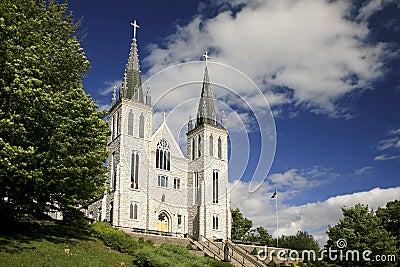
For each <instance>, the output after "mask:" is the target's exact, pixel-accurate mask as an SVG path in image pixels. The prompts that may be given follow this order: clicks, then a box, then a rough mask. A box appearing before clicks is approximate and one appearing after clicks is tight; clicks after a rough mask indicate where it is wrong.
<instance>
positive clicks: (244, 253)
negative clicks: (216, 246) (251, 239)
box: [227, 240, 265, 267]
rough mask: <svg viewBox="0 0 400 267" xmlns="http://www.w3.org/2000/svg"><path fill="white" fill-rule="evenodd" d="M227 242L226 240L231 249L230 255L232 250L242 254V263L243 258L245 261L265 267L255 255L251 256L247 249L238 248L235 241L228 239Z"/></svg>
mask: <svg viewBox="0 0 400 267" xmlns="http://www.w3.org/2000/svg"><path fill="white" fill-rule="evenodd" d="M227 242H228V245H229V247H230V248H231V249H232V256H233V251H235V252H236V253H237V254H239V255H240V256H242V262H243V263H244V259H246V260H247V261H249V262H251V263H252V264H254V265H255V266H259V267H265V264H264V263H263V262H262V261H261V260H260V259H258V258H257V257H253V256H252V255H249V254H248V252H247V251H244V249H242V248H240V247H239V246H237V245H236V244H235V243H233V242H231V241H229V240H228V241H227Z"/></svg>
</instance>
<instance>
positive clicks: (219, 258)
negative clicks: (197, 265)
mask: <svg viewBox="0 0 400 267" xmlns="http://www.w3.org/2000/svg"><path fill="white" fill-rule="evenodd" d="M188 239H189V241H190V242H191V243H193V244H194V245H196V246H197V247H199V246H201V247H199V248H200V249H201V250H203V251H205V250H206V249H207V251H209V252H210V253H212V255H213V258H214V259H215V258H218V260H220V261H222V260H223V258H222V257H221V256H220V255H219V254H215V253H214V251H212V249H211V248H210V247H207V246H205V245H204V244H202V243H201V242H198V241H195V240H194V239H193V238H192V237H191V236H188Z"/></svg>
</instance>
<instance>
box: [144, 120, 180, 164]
mask: <svg viewBox="0 0 400 267" xmlns="http://www.w3.org/2000/svg"><path fill="white" fill-rule="evenodd" d="M158 135H161V136H163V137H165V138H166V139H167V141H169V143H172V146H173V148H172V151H174V150H175V151H178V152H179V156H180V157H182V158H184V159H186V157H185V156H184V155H183V153H182V150H181V148H180V147H179V145H178V143H177V142H176V140H175V138H174V136H173V135H172V132H171V130H170V129H169V127H168V125H167V123H166V122H165V120H164V121H163V122H162V123H161V125H160V126H159V127H158V128H157V130H156V131H155V132H154V133H153V135H152V136H151V140H152V141H155V140H154V139H155V138H156V137H157V136H158Z"/></svg>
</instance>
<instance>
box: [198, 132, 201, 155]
mask: <svg viewBox="0 0 400 267" xmlns="http://www.w3.org/2000/svg"><path fill="white" fill-rule="evenodd" d="M198 141H199V145H198V147H197V149H198V151H197V156H198V157H200V156H201V136H200V135H199V140H198Z"/></svg>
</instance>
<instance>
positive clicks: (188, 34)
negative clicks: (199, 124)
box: [69, 0, 400, 242]
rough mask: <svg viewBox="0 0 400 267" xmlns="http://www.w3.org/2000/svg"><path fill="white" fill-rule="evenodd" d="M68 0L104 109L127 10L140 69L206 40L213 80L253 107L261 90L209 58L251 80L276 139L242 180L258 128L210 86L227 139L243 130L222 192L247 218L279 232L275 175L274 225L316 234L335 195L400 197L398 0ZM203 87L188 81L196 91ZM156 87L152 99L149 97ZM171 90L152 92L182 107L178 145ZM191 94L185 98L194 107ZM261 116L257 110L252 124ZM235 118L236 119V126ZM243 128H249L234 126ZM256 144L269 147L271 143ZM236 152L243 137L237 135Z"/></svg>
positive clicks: (332, 218) (334, 205)
mask: <svg viewBox="0 0 400 267" xmlns="http://www.w3.org/2000/svg"><path fill="white" fill-rule="evenodd" d="M69 6H70V9H71V10H73V12H74V15H75V18H76V19H79V18H82V21H81V27H80V29H79V36H80V37H81V39H82V42H81V44H82V46H83V47H84V49H85V52H86V54H87V57H88V58H89V60H90V62H91V66H92V69H91V70H90V71H89V72H88V73H87V74H86V77H85V79H84V88H85V91H86V92H88V93H89V94H91V95H92V97H93V99H94V101H95V102H96V103H98V104H99V106H101V107H102V108H107V106H108V105H109V104H110V101H111V94H112V86H113V85H114V84H118V83H119V82H120V81H121V79H122V76H123V72H124V67H125V64H126V61H127V56H128V53H129V47H130V43H131V40H132V27H131V26H130V22H131V21H132V20H133V19H136V20H137V21H138V24H139V25H140V29H138V34H137V42H138V46H139V56H140V60H141V70H142V74H143V77H144V80H145V79H147V78H149V77H151V76H152V75H153V74H155V73H157V71H159V70H162V69H164V68H166V67H169V66H173V65H174V64H177V63H184V62H192V61H199V60H201V55H202V54H203V53H204V51H205V50H208V51H209V54H210V56H211V60H212V61H213V62H215V64H214V65H212V64H211V65H210V76H211V80H212V81H214V82H215V81H218V82H221V83H222V82H223V81H224V79H225V80H226V81H225V82H226V84H228V85H230V84H235V83H236V84H238V85H240V86H241V87H240V88H238V89H234V90H233V91H235V92H237V93H238V94H239V95H240V96H241V97H242V99H244V100H246V103H247V104H248V105H249V106H250V107H251V108H252V109H253V112H255V113H257V112H259V113H260V114H261V113H262V111H263V110H269V108H268V107H267V106H266V105H265V102H262V101H261V102H262V103H260V102H259V101H258V100H259V99H260V98H259V97H258V96H257V93H255V92H256V91H255V90H254V88H253V89H252V88H250V87H251V86H253V85H249V84H245V83H244V82H243V81H239V80H238V79H239V78H237V77H236V75H227V74H226V73H225V75H224V74H221V73H222V72H220V70H219V69H218V66H219V65H217V63H220V64H226V65H228V66H230V67H232V68H235V69H237V70H238V71H240V72H243V73H244V74H246V75H247V76H248V77H249V78H251V80H252V81H254V82H255V84H256V85H257V86H258V88H257V90H258V92H259V93H261V94H263V97H265V98H266V99H267V100H268V102H269V106H270V108H271V111H272V113H273V114H274V118H275V120H274V121H275V127H276V140H277V141H276V151H275V157H274V158H273V162H272V159H268V155H267V159H265V158H263V157H261V165H262V166H263V168H262V169H261V170H260V172H264V175H267V171H268V168H269V163H265V164H264V161H265V162H267V161H271V163H272V166H271V169H270V171H269V173H268V178H267V179H266V180H265V181H264V182H262V183H261V184H260V185H261V186H260V188H259V190H257V191H256V192H253V193H250V192H249V187H248V186H249V181H250V180H251V179H254V178H253V173H254V170H255V166H256V164H257V160H256V159H257V158H258V153H259V151H260V150H261V148H260V146H259V144H260V142H261V141H263V140H261V139H262V138H259V137H260V134H259V133H260V132H263V130H264V129H263V128H262V127H261V126H260V127H261V130H260V129H259V128H257V127H256V129H253V128H252V127H253V126H254V125H252V123H253V121H254V120H253V119H254V116H253V115H251V114H253V113H251V112H250V113H246V110H245V108H243V107H239V106H240V105H239V104H238V103H237V102H235V101H234V100H232V95H230V94H227V93H224V92H223V90H219V89H218V86H215V87H214V90H215V93H216V97H217V98H218V99H219V103H217V107H219V108H220V109H224V110H226V112H227V113H228V116H227V117H228V119H229V118H231V119H232V120H231V124H229V123H228V126H230V127H231V129H229V130H230V132H231V133H232V136H235V134H236V133H238V135H237V138H236V139H233V140H232V142H233V143H232V146H233V147H234V141H235V140H239V141H236V143H237V142H239V143H241V141H240V140H241V139H240V138H246V142H247V140H249V141H248V142H249V146H250V147H251V148H249V150H248V151H247V152H248V153H251V157H250V160H249V161H248V162H246V166H247V169H243V167H242V170H236V169H235V168H237V167H235V166H239V165H240V164H231V165H232V166H230V169H231V170H230V175H231V181H232V184H234V185H235V186H234V188H233V189H232V193H231V198H232V207H240V208H241V210H242V212H243V213H244V214H245V216H247V217H250V218H251V219H253V221H254V224H255V225H264V226H265V227H267V229H268V230H269V231H270V233H272V234H276V233H275V226H274V221H275V220H274V202H273V201H272V202H271V201H270V200H269V196H270V194H272V192H273V190H274V188H275V186H277V187H278V191H279V192H280V193H279V198H278V201H279V206H280V214H281V215H280V221H281V223H280V224H281V225H280V231H279V233H280V234H282V233H283V234H294V233H295V232H296V231H297V230H307V231H309V232H310V233H312V234H314V235H315V236H316V237H317V239H318V240H320V241H321V242H323V241H324V240H325V238H326V237H325V234H324V232H325V230H326V226H327V225H328V224H330V225H333V224H335V223H336V221H337V220H338V219H339V218H340V214H341V212H340V207H341V206H343V205H346V206H352V205H354V204H355V203H357V202H363V203H366V204H369V205H370V206H371V207H373V208H376V207H379V206H382V205H384V204H385V203H386V202H387V201H390V200H393V199H395V198H400V177H399V174H400V164H399V163H400V105H399V103H400V76H399V70H400V55H399V47H400V21H399V19H398V18H399V17H400V5H399V4H398V3H396V1H390V0H383V1H378V0H371V1H353V2H351V3H350V1H333V2H332V1H325V0H320V1H311V0H302V1H290V0H282V1H269V0H265V1H262V0H260V1H246V0H243V1H240V0H237V1H224V0H219V1H213V2H211V3H210V2H209V1H200V2H199V1H140V2H139V1H121V0H119V1H112V3H111V2H110V1H96V2H95V3H93V2H91V1H77V0H70V1H69ZM197 65H198V66H200V68H199V69H196V67H194V68H192V69H185V70H183V71H182V70H181V72H180V73H179V74H178V76H179V75H181V76H184V75H183V74H185V73H187V74H188V75H187V76H190V75H193V77H198V78H197V80H198V81H201V79H202V71H201V68H202V66H203V65H202V63H198V64H197ZM197 65H196V66H197ZM167 74H170V75H164V76H161V77H162V79H158V81H157V80H156V79H154V81H151V90H152V92H154V95H155V96H157V95H160V94H162V92H163V90H164V86H165V88H170V87H169V86H170V84H174V83H175V82H176V80H174V78H176V77H175V76H174V75H177V74H176V73H168V72H167ZM167 76H168V77H167ZM239 76H240V75H239ZM171 77H172V78H171ZM193 79H196V78H193ZM242 82H243V83H242ZM163 83H164V85H163ZM166 84H168V86H166ZM196 86H197V87H196ZM196 88H197V89H196ZM196 90H198V91H196ZM200 90H201V86H200V84H199V83H197V84H196V83H195V85H194V87H193V89H192V91H193V94H194V95H197V94H200ZM188 91H189V92H192V91H190V90H189V89H187V91H185V92H184V93H183V91H179V90H178V91H177V94H178V96H180V97H178V98H176V95H173V94H172V95H171V96H170V97H171V99H172V98H173V97H175V99H178V100H179V101H186V100H187V99H190V97H193V96H191V95H188V96H187V97H188V98H186V95H185V94H186V93H187V92H188ZM188 94H189V93H188ZM155 96H153V100H154V99H158V98H157V97H155ZM168 99H169V98H165V99H164V102H165V103H164V102H163V101H160V102H159V103H160V104H159V106H158V111H159V112H161V111H166V112H169V114H174V116H179V117H180V118H181V122H179V123H175V121H173V120H171V121H170V122H169V126H170V127H171V129H172V132H173V133H176V135H177V139H178V141H179V143H180V145H181V146H182V147H183V149H184V144H183V143H182V140H180V139H182V136H183V134H182V133H183V132H182V127H183V123H182V121H185V120H186V119H187V114H188V111H191V110H192V109H191V108H190V107H186V108H185V107H182V109H181V110H174V111H172V110H173V108H172V107H171V105H172V104H171V103H172V102H173V101H172V102H169V103H170V104H168V103H167V102H168V101H167V100H168ZM192 100H193V99H192ZM193 101H194V102H193ZM193 101H192V102H190V101H189V102H188V106H195V107H194V109H197V106H196V104H195V103H197V102H196V100H193ZM193 103H194V104H193ZM172 106H174V105H172ZM183 106H184V105H183ZM218 112H220V111H218ZM192 114H193V113H192ZM249 114H250V115H249ZM156 115H160V114H156ZM229 115H231V116H229ZM158 118H160V116H158ZM235 118H236V119H235ZM260 120H261V121H260ZM263 120H264V117H262V116H261V117H259V120H258V124H259V125H263ZM156 122H157V119H156ZM233 122H234V123H233ZM240 123H243V124H245V126H243V127H242V128H240V127H239V128H238V129H236V128H235V127H236V126H237V125H239V124H240ZM268 125H270V126H271V124H268ZM271 127H272V126H271ZM228 128H229V127H228ZM250 128H251V130H249V129H250ZM236 130H237V131H236ZM243 130H246V134H245V135H243V134H242V135H240V133H243ZM261 135H262V134H261ZM246 144H247V143H246ZM268 144H269V143H268ZM262 149H263V150H264V149H265V150H270V151H273V148H271V146H266V147H263V148H262ZM235 151H242V147H241V146H240V145H237V147H236V148H235V149H233V150H232V153H234V152H235ZM232 157H233V156H232ZM235 163H236V162H235ZM242 172H244V175H243V176H242V177H238V176H241V175H237V173H242ZM256 173H257V171H256ZM256 176H257V174H256ZM239 178H241V179H240V181H237V179H239ZM263 178H264V177H261V176H259V177H257V178H256V179H258V181H259V182H261V180H262V179H263ZM235 182H236V183H235ZM316 221H317V222H316Z"/></svg>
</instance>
